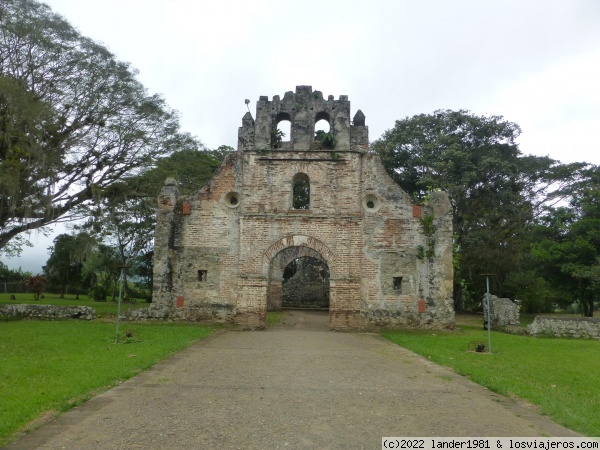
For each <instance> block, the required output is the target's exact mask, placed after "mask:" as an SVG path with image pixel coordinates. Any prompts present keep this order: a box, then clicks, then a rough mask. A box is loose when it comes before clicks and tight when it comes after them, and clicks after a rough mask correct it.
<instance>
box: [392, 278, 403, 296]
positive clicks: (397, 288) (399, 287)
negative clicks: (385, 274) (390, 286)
mask: <svg viewBox="0 0 600 450" xmlns="http://www.w3.org/2000/svg"><path fill="white" fill-rule="evenodd" d="M394 290H395V291H399V292H398V293H399V294H401V293H402V277H394Z"/></svg>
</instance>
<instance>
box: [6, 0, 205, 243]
mask: <svg viewBox="0 0 600 450" xmlns="http://www.w3.org/2000/svg"><path fill="white" fill-rule="evenodd" d="M178 127H179V125H178V119H177V114H176V113H175V112H174V111H173V110H171V109H170V108H169V107H168V106H167V105H166V104H165V102H164V101H163V99H162V98H161V97H160V96H158V95H148V94H147V92H146V90H145V88H144V87H143V86H142V85H141V84H140V83H139V82H138V81H137V80H136V73H135V71H134V70H132V69H131V68H130V67H129V65H128V64H126V63H123V62H120V61H117V60H116V59H115V57H114V56H113V55H112V54H111V53H110V52H109V51H108V50H107V49H106V48H104V47H103V46H101V45H99V44H97V43H95V42H93V41H92V40H90V39H88V38H85V37H83V36H81V35H80V34H79V33H78V32H77V31H76V30H75V29H74V28H73V27H72V26H71V25H70V24H69V23H68V22H66V21H65V20H64V19H63V18H62V17H60V16H58V15H57V14H54V13H53V12H52V11H51V10H50V8H49V7H48V6H46V5H44V4H42V3H38V2H36V1H34V0H3V1H2V3H0V175H1V176H2V182H1V183H0V199H1V200H0V201H1V204H0V249H2V248H3V247H5V246H6V245H7V244H8V243H9V242H10V241H11V239H13V238H15V237H17V236H19V234H20V233H23V232H26V231H28V230H32V229H36V228H39V227H42V226H44V225H47V224H50V223H53V222H56V221H59V220H68V219H70V218H72V215H73V212H74V211H75V210H76V209H77V208H81V207H82V206H86V207H89V206H90V205H93V204H94V203H95V202H96V203H97V201H98V200H99V199H101V198H102V197H103V196H104V195H105V193H106V191H107V189H108V188H110V187H111V186H112V185H114V184H115V183H116V182H118V181H119V180H121V179H122V178H123V177H125V176H128V175H131V174H135V173H136V172H137V171H139V170H140V168H143V167H145V166H147V165H148V164H149V163H151V162H152V161H153V160H155V159H156V157H157V156H159V155H164V154H169V153H170V152H172V151H173V150H174V149H181V148H185V146H186V145H188V144H189V143H190V142H193V139H191V138H190V137H189V136H184V135H182V134H181V133H180V132H179V128H178Z"/></svg>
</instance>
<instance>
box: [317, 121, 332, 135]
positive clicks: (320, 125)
mask: <svg viewBox="0 0 600 450" xmlns="http://www.w3.org/2000/svg"><path fill="white" fill-rule="evenodd" d="M330 130H331V126H330V125H329V121H328V120H326V119H321V120H319V121H317V123H315V133H317V132H319V131H323V132H324V133H329V131H330Z"/></svg>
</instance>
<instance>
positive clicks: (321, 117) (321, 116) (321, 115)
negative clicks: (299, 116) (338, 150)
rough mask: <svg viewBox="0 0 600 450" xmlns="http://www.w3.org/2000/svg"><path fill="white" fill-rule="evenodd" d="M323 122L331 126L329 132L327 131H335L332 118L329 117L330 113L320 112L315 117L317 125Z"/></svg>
mask: <svg viewBox="0 0 600 450" xmlns="http://www.w3.org/2000/svg"><path fill="white" fill-rule="evenodd" d="M321 120H324V121H325V122H327V123H328V124H329V130H327V132H330V131H331V130H333V127H332V126H331V116H330V115H329V113H327V112H325V111H321V112H318V113H317V115H316V116H315V125H316V124H317V123H318V122H320V121H321Z"/></svg>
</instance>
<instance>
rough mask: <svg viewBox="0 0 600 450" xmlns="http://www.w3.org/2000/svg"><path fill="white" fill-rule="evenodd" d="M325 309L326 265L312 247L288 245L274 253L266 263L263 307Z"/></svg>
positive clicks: (327, 287)
mask: <svg viewBox="0 0 600 450" xmlns="http://www.w3.org/2000/svg"><path fill="white" fill-rule="evenodd" d="M282 307H288V308H290V307H291V308H315V309H328V308H329V266H328V265H327V261H326V260H325V258H324V257H323V256H322V255H321V254H320V253H319V252H318V251H316V250H314V249H312V248H310V247H304V246H291V247H287V248H285V249H283V250H281V251H280V252H278V253H277V254H276V255H275V256H274V257H273V259H272V260H271V264H270V265H269V277H268V288H267V310H270V311H276V310H280V309H281V308H282Z"/></svg>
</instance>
